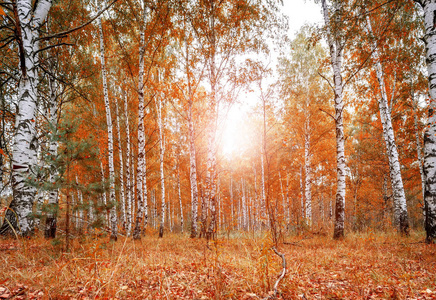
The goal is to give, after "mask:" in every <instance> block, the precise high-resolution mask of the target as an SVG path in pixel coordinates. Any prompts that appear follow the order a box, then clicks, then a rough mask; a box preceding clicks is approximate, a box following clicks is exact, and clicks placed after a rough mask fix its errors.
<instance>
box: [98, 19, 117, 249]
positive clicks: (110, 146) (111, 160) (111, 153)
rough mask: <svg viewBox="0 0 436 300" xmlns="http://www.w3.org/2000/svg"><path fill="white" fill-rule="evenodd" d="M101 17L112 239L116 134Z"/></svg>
mask: <svg viewBox="0 0 436 300" xmlns="http://www.w3.org/2000/svg"><path fill="white" fill-rule="evenodd" d="M101 19H102V18H101V17H99V18H98V20H97V22H98V31H99V38H100V61H101V74H102V79H103V96H104V107H105V111H106V125H107V145H108V146H107V148H108V161H109V202H110V207H111V209H110V227H111V237H110V238H111V240H115V241H116V240H117V238H118V222H117V205H116V202H117V200H116V196H115V167H114V136H113V128H112V116H111V108H110V103H109V88H108V84H107V75H106V63H105V57H104V55H105V49H104V37H103V25H102V21H101Z"/></svg>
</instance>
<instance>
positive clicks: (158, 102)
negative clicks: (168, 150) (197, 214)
mask: <svg viewBox="0 0 436 300" xmlns="http://www.w3.org/2000/svg"><path fill="white" fill-rule="evenodd" d="M158 76H159V75H158ZM156 98H157V99H155V100H156V110H157V123H158V127H159V165H160V186H161V219H160V224H159V237H163V234H164V226H165V207H166V202H165V174H164V154H165V141H164V132H163V131H164V122H163V121H164V120H163V117H162V109H163V108H162V97H161V95H156ZM168 200H169V199H168ZM170 222H171V220H170Z"/></svg>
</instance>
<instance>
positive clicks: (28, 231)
mask: <svg viewBox="0 0 436 300" xmlns="http://www.w3.org/2000/svg"><path fill="white" fill-rule="evenodd" d="M32 3H33V1H31V0H16V2H15V3H14V4H13V7H14V15H15V20H14V21H15V24H16V38H17V40H18V45H19V52H20V72H21V74H20V78H21V80H20V83H19V86H18V104H17V113H16V115H15V132H14V145H13V149H12V188H13V199H12V202H11V203H10V205H9V209H8V210H7V212H6V215H5V219H7V221H5V222H4V223H3V226H2V228H0V234H13V231H15V232H17V233H18V234H19V235H21V236H30V235H32V234H33V229H34V220H33V218H32V210H33V201H34V198H35V193H36V189H35V188H34V187H31V186H29V185H28V184H26V182H25V180H26V178H28V177H30V176H32V168H33V166H34V164H35V162H36V149H37V138H36V136H35V121H36V120H35V114H36V106H37V101H38V99H37V88H38V84H39V79H38V70H37V69H38V64H39V60H38V57H39V54H38V50H39V42H38V37H39V34H38V31H39V28H40V27H41V25H42V24H43V23H44V21H45V19H46V18H47V14H48V12H49V10H50V8H51V5H52V1H51V0H41V1H37V2H36V3H34V4H35V7H33V6H32ZM10 226H12V228H11V227H10Z"/></svg>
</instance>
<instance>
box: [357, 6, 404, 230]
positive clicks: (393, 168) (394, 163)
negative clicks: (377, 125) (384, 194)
mask: <svg viewBox="0 0 436 300" xmlns="http://www.w3.org/2000/svg"><path fill="white" fill-rule="evenodd" d="M366 21H367V26H368V27H367V28H368V33H369V34H370V38H371V39H372V43H371V48H372V56H373V58H374V62H375V69H376V74H377V80H378V83H379V88H380V98H379V100H378V104H379V110H380V119H381V123H382V126H383V136H384V140H385V143H386V150H387V154H388V159H389V170H390V177H391V184H392V191H393V194H394V219H395V223H396V225H397V226H399V228H398V229H399V231H400V232H401V233H404V234H408V232H409V217H408V212H407V202H406V195H405V193H404V187H403V179H402V177H401V166H400V161H399V156H398V150H397V144H396V142H395V135H394V129H393V127H392V117H391V111H390V109H389V103H388V96H387V92H386V85H385V75H384V72H383V67H382V64H381V61H380V54H379V51H378V49H377V44H376V42H375V40H374V33H373V30H372V26H371V20H370V18H369V16H368V15H367V17H366Z"/></svg>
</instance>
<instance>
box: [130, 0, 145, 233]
mask: <svg viewBox="0 0 436 300" xmlns="http://www.w3.org/2000/svg"><path fill="white" fill-rule="evenodd" d="M146 18H147V11H146V7H145V2H144V7H143V11H142V24H141V26H140V28H141V36H140V48H139V75H138V167H137V171H136V197H137V205H138V210H137V213H136V221H135V230H134V231H133V239H135V240H139V239H140V238H141V223H142V218H143V216H144V212H145V211H146V205H147V180H146V160H145V130H144V116H145V107H144V54H145V24H146ZM145 218H146V219H147V215H146V216H145ZM145 223H147V220H145Z"/></svg>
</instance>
